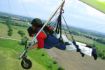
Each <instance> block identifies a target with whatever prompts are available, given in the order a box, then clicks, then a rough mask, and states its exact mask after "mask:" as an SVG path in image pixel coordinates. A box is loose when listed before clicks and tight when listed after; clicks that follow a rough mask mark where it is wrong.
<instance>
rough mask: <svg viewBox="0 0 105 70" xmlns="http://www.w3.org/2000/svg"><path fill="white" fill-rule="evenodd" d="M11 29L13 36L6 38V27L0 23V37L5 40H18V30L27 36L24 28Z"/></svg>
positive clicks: (13, 27) (15, 27) (14, 27)
mask: <svg viewBox="0 0 105 70" xmlns="http://www.w3.org/2000/svg"><path fill="white" fill-rule="evenodd" d="M4 29H5V30H4ZM12 29H13V35H12V36H8V28H7V26H6V25H5V24H3V23H0V37H7V38H8V37H9V38H14V39H18V40H20V39H21V36H20V35H19V34H18V31H19V30H22V31H23V32H24V33H25V35H26V36H28V34H27V28H26V27H19V26H12Z"/></svg>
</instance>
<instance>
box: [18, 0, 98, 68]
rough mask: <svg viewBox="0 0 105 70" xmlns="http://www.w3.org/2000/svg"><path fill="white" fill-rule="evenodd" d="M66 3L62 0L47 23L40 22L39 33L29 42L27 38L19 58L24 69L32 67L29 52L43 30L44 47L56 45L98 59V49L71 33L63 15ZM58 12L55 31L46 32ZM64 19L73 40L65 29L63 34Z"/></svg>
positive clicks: (48, 47) (30, 30)
mask: <svg viewBox="0 0 105 70" xmlns="http://www.w3.org/2000/svg"><path fill="white" fill-rule="evenodd" d="M64 3H65V0H64V1H62V2H61V4H60V6H58V8H57V9H56V10H55V12H54V13H53V14H52V15H51V16H50V17H49V19H48V21H47V22H46V23H44V24H40V23H39V24H40V25H42V26H41V28H40V29H39V30H38V32H37V33H33V34H34V36H33V39H32V41H30V42H27V40H26V44H25V49H24V51H23V52H22V53H21V55H20V56H19V59H22V62H21V65H22V67H23V68H24V69H30V68H31V67H32V63H31V61H30V60H29V59H27V53H28V51H29V49H30V48H32V47H33V46H34V45H35V44H37V42H38V39H37V36H39V35H40V33H41V32H43V31H44V33H46V35H47V38H46V39H45V40H44V44H45V45H44V47H43V48H45V49H51V48H52V47H56V48H58V49H60V50H64V51H65V50H68V51H76V52H78V53H80V54H81V56H82V57H84V56H85V55H88V56H92V57H93V58H94V59H95V60H97V52H96V49H95V48H92V47H89V46H88V45H87V44H84V43H80V42H77V41H76V40H75V39H74V37H73V35H72V34H71V31H70V30H69V26H68V25H67V22H66V20H65V18H64V17H63V14H64V9H63V7H64ZM58 12H59V14H58V17H57V22H56V23H55V27H53V28H54V29H53V30H52V31H53V33H47V32H48V31H47V32H46V31H45V30H44V28H46V27H47V25H48V23H49V22H50V21H51V20H52V18H53V17H54V16H55V15H57V13H58ZM37 20H39V19H37ZM34 21H36V20H34ZM62 21H64V23H65V24H66V28H67V29H68V31H69V34H70V35H71V38H72V39H71V40H69V38H68V36H67V34H66V31H64V34H63V29H62V28H63V25H62ZM39 22H40V21H39ZM37 23H38V22H37ZM35 24H36V23H35ZM34 26H35V25H34ZM37 26H38V25H37ZM36 30H37V29H36ZM28 32H29V33H31V32H32V26H31V27H29V28H28ZM41 38H42V35H41ZM37 48H38V47H37ZM40 49H41V48H40Z"/></svg>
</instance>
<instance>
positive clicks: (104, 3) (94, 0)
mask: <svg viewBox="0 0 105 70" xmlns="http://www.w3.org/2000/svg"><path fill="white" fill-rule="evenodd" d="M80 1H82V2H83V3H86V4H87V5H89V6H91V7H93V8H95V9H97V10H99V11H101V12H103V13H105V0H80Z"/></svg>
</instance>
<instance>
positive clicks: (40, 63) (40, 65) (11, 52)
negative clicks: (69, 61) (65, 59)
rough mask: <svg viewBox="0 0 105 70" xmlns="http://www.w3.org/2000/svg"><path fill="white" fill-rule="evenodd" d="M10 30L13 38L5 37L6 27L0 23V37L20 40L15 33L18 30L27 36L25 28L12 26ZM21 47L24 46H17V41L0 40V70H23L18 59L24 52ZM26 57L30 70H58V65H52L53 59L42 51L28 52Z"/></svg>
mask: <svg viewBox="0 0 105 70" xmlns="http://www.w3.org/2000/svg"><path fill="white" fill-rule="evenodd" d="M12 28H13V36H11V37H9V36H8V35H7V31H8V28H7V26H6V25H5V24H2V23H0V36H1V37H7V38H8V37H9V38H13V39H18V40H20V39H21V36H19V34H18V33H17V32H18V30H23V31H24V32H25V33H26V35H28V34H27V31H26V30H27V28H25V27H19V26H12ZM4 29H5V30H4ZM23 47H24V46H21V45H19V42H18V41H14V40H9V39H0V55H1V56H0V70H23V69H22V67H21V65H20V60H19V59H18V57H19V55H20V54H21V52H22V51H23V50H24V48H23ZM28 55H29V56H28V58H30V59H31V60H32V63H33V67H32V69H31V70H58V67H59V66H58V64H54V63H53V61H54V60H53V58H51V57H50V56H49V55H48V54H47V53H46V52H45V50H43V49H33V50H31V51H29V53H28ZM14 63H15V64H14ZM11 68H12V69H11Z"/></svg>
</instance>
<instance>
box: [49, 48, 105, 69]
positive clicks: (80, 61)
mask: <svg viewBox="0 0 105 70" xmlns="http://www.w3.org/2000/svg"><path fill="white" fill-rule="evenodd" d="M47 52H48V53H49V55H50V56H52V57H53V58H54V59H55V60H56V61H57V62H58V64H59V65H61V66H62V67H63V68H64V69H65V70H105V61H104V60H101V59H98V60H97V61H95V60H94V59H93V58H92V57H89V56H85V57H84V58H82V57H81V56H80V55H79V53H76V52H69V51H61V50H58V49H56V48H53V49H50V50H47Z"/></svg>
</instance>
